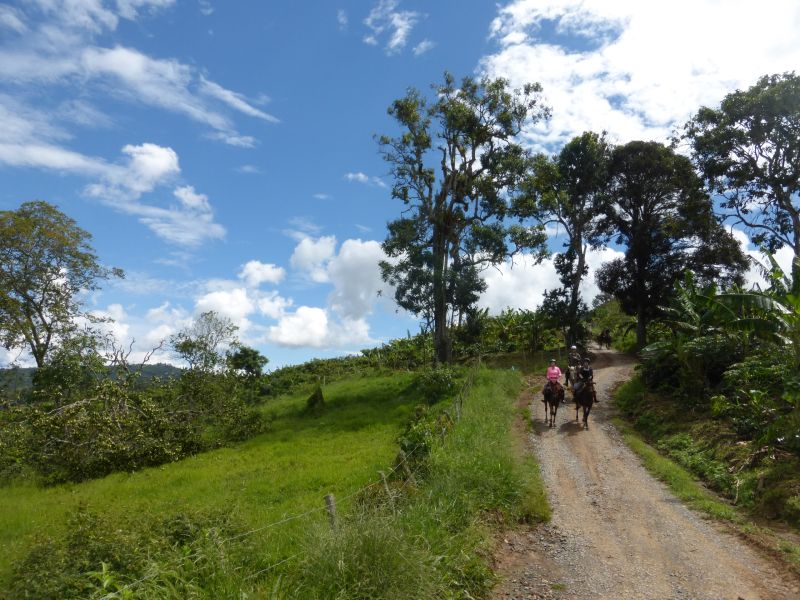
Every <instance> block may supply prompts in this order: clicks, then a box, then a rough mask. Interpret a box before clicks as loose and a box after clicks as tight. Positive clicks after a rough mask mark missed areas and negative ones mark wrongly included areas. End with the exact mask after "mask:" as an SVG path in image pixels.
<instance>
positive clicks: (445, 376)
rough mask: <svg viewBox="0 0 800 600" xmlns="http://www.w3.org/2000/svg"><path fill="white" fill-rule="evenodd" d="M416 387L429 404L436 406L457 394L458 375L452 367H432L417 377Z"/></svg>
mask: <svg viewBox="0 0 800 600" xmlns="http://www.w3.org/2000/svg"><path fill="white" fill-rule="evenodd" d="M416 385H417V387H418V389H419V391H420V394H421V396H422V397H423V398H424V399H425V400H426V402H427V403H428V404H436V403H437V402H441V401H442V400H445V399H446V398H451V397H452V396H453V394H455V391H456V388H457V386H458V375H457V374H456V372H455V371H454V370H453V369H452V368H450V367H442V366H437V367H431V368H428V369H424V370H423V371H422V372H421V373H420V374H419V375H417V379H416Z"/></svg>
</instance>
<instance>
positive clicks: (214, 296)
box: [195, 288, 256, 329]
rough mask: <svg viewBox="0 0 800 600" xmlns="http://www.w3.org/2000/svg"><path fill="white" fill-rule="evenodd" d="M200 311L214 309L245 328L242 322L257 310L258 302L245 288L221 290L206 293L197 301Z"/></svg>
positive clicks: (198, 310)
mask: <svg viewBox="0 0 800 600" xmlns="http://www.w3.org/2000/svg"><path fill="white" fill-rule="evenodd" d="M195 310H196V311H197V312H198V313H203V312H208V311H214V312H216V313H217V314H220V315H222V316H224V317H228V318H229V319H230V320H231V321H233V323H234V325H236V326H238V327H240V328H242V329H244V327H242V324H243V323H244V322H245V319H246V317H247V316H248V315H250V314H252V313H253V312H254V311H255V310H256V304H255V302H253V300H252V299H251V298H250V297H249V296H248V294H247V290H246V289H244V288H235V289H232V290H219V291H216V292H209V293H207V294H204V295H203V296H201V297H200V298H198V299H197V301H196V302H195Z"/></svg>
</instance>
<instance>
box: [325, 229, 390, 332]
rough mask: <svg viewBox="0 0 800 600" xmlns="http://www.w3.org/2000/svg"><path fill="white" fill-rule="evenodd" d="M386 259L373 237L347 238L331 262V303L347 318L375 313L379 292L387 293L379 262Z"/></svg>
mask: <svg viewBox="0 0 800 600" xmlns="http://www.w3.org/2000/svg"><path fill="white" fill-rule="evenodd" d="M381 260H386V254H385V253H384V252H383V249H382V248H381V245H380V244H379V243H378V242H376V241H373V240H370V241H366V242H362V241H361V240H345V242H344V243H343V244H342V247H341V248H340V249H339V254H338V255H336V257H335V258H333V259H332V260H331V261H330V263H329V265H328V276H329V278H330V281H331V282H332V283H333V288H334V289H333V292H332V293H331V295H330V305H331V308H333V310H334V311H336V313H337V314H339V315H341V316H342V317H344V318H348V319H353V320H355V319H361V318H363V317H365V316H366V315H368V314H370V313H371V312H372V309H373V307H374V305H375V303H376V301H377V298H378V292H379V291H381V292H385V289H386V284H385V283H384V281H383V279H382V278H381V272H380V268H379V267H378V263H379V262H380V261H381Z"/></svg>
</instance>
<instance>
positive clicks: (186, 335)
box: [169, 311, 239, 373]
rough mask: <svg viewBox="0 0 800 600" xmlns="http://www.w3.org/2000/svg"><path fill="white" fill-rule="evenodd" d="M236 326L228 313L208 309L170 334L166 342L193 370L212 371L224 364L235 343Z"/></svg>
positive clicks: (236, 343)
mask: <svg viewBox="0 0 800 600" xmlns="http://www.w3.org/2000/svg"><path fill="white" fill-rule="evenodd" d="M238 329H239V328H238V327H236V325H234V324H233V323H232V322H231V320H230V319H228V318H227V317H221V316H219V315H218V314H217V313H215V312H214V311H208V312H204V313H202V314H201V315H200V316H199V317H197V319H196V320H195V322H194V323H192V325H190V326H189V327H187V328H186V329H184V330H183V331H180V332H178V333H176V334H175V335H173V336H172V337H171V338H170V341H169V343H170V346H171V347H172V350H173V351H174V352H175V353H176V354H177V355H178V356H179V357H180V358H182V359H183V360H185V361H186V362H187V363H188V365H189V368H190V369H191V370H192V371H199V372H202V373H214V372H218V371H220V370H221V369H223V368H224V367H225V364H226V361H227V357H228V351H229V350H231V349H233V348H235V347H237V346H238V340H237V338H236V331H237V330H238Z"/></svg>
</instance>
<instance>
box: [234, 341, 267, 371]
mask: <svg viewBox="0 0 800 600" xmlns="http://www.w3.org/2000/svg"><path fill="white" fill-rule="evenodd" d="M227 360H228V367H229V368H230V369H232V370H233V371H235V372H236V373H242V374H243V375H244V376H245V377H247V378H248V379H257V378H258V377H261V371H262V370H263V368H264V366H265V365H266V364H267V363H268V362H269V359H268V358H267V357H266V356H263V355H262V354H261V353H260V352H259V351H258V350H256V349H255V348H250V347H248V346H239V347H238V348H236V350H235V351H234V352H232V353H231V354H230V355H229V356H228V359H227Z"/></svg>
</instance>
